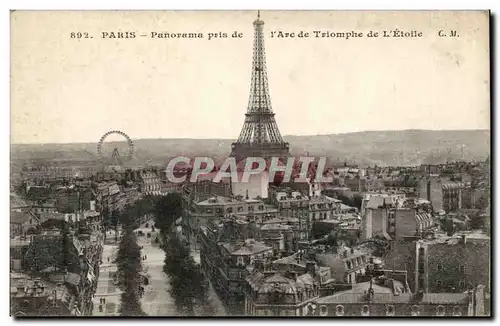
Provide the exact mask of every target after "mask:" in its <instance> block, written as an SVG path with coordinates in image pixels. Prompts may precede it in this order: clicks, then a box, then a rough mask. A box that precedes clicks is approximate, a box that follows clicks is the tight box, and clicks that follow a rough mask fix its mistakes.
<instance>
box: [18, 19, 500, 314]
mask: <svg viewBox="0 0 500 326" xmlns="http://www.w3.org/2000/svg"><path fill="white" fill-rule="evenodd" d="M10 20H11V108H10V110H11V174H10V175H11V178H10V182H11V184H10V205H11V206H10V307H11V315H12V316H14V317H25V316H28V317H46V316H108V317H112V316H144V317H147V316H212V317H224V316H247V317H253V316H259V317H269V316H281V317H285V316H286V317H290V316H311V317H352V316H355V317H363V316H369V317H387V318H390V317H393V316H394V317H408V318H412V317H425V316H432V317H433V316H443V317H466V316H467V317H468V316H484V317H488V316H491V308H490V307H491V299H490V298H491V291H492V289H491V277H492V275H493V273H492V272H491V236H492V235H491V230H490V219H491V208H490V207H491V197H490V185H491V167H490V164H491V163H490V35H489V34H490V13H489V11H486V10H485V11H266V10H261V11H258V10H255V11H23V10H15V11H12V12H11V13H10Z"/></svg>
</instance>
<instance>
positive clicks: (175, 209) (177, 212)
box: [154, 192, 183, 231]
mask: <svg viewBox="0 0 500 326" xmlns="http://www.w3.org/2000/svg"><path fill="white" fill-rule="evenodd" d="M182 212H183V208H182V195H181V194H180V193H176V192H174V193H170V194H168V195H166V196H163V197H161V198H160V199H159V200H158V201H157V202H156V204H155V208H154V213H155V227H157V228H159V229H161V230H162V231H163V230H168V229H169V228H170V226H171V225H172V223H174V222H175V220H176V219H177V218H179V217H181V216H182Z"/></svg>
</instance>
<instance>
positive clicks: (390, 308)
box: [385, 305, 396, 316]
mask: <svg viewBox="0 0 500 326" xmlns="http://www.w3.org/2000/svg"><path fill="white" fill-rule="evenodd" d="M395 311H396V310H395V309H394V306H392V305H389V306H387V309H386V310H385V315H386V316H394V313H395Z"/></svg>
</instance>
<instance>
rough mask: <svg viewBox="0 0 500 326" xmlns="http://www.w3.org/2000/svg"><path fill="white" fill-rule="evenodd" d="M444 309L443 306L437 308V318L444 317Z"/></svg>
mask: <svg viewBox="0 0 500 326" xmlns="http://www.w3.org/2000/svg"><path fill="white" fill-rule="evenodd" d="M444 314H445V312H444V307H443V306H438V307H437V308H436V316H444Z"/></svg>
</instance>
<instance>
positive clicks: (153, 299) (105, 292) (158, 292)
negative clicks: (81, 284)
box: [93, 222, 226, 316]
mask: <svg viewBox="0 0 500 326" xmlns="http://www.w3.org/2000/svg"><path fill="white" fill-rule="evenodd" d="M150 225H151V222H149V223H148V227H146V223H145V224H142V225H141V227H140V228H139V229H136V230H135V231H136V233H137V231H142V233H143V235H138V236H137V243H138V245H139V246H142V250H141V254H142V256H143V257H146V258H147V259H145V260H143V261H142V267H143V271H144V273H145V274H146V275H147V276H148V279H149V284H148V285H143V286H144V295H143V297H142V298H141V306H142V309H143V310H144V312H145V313H146V314H147V315H148V316H176V315H177V311H176V308H175V302H174V300H173V299H172V297H171V296H170V292H169V288H170V284H169V281H168V276H167V275H166V274H165V273H164V272H163V264H164V259H165V253H164V252H163V250H162V249H161V248H160V246H159V244H157V243H155V242H154V239H155V238H156V236H157V235H158V232H156V231H155V232H151V227H150ZM148 233H150V234H151V237H147V234H148ZM117 252H118V243H117V242H115V233H114V231H108V233H107V234H106V241H105V243H104V246H103V254H102V264H101V265H100V266H99V279H98V281H97V290H96V293H95V295H94V298H93V303H94V310H93V315H94V316H118V315H119V313H120V309H119V308H120V295H121V293H122V292H121V290H120V289H119V288H118V287H117V286H116V285H114V283H113V274H114V273H116V271H117V266H116V264H114V263H113V260H114V259H115V258H116V254H117ZM191 254H192V256H193V259H194V260H195V262H196V263H198V264H199V263H200V256H199V252H195V251H191ZM108 259H109V261H108ZM101 299H104V300H105V303H103V304H102V308H103V310H102V312H101V311H99V306H100V305H101ZM209 300H210V303H211V304H212V305H213V307H214V310H215V311H216V313H215V315H216V316H225V315H226V311H225V309H224V306H223V305H222V303H221V302H220V300H219V298H218V297H217V295H216V294H215V291H214V290H213V288H212V286H210V289H209Z"/></svg>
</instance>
